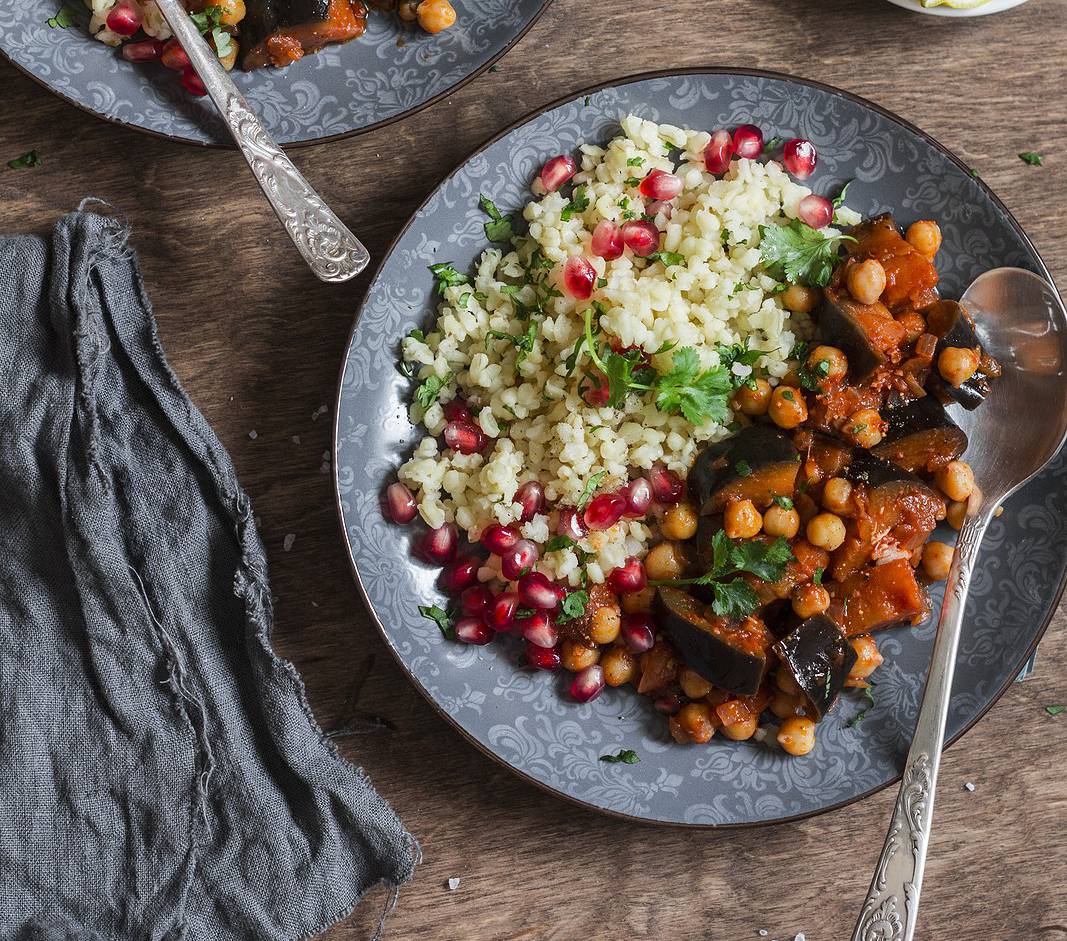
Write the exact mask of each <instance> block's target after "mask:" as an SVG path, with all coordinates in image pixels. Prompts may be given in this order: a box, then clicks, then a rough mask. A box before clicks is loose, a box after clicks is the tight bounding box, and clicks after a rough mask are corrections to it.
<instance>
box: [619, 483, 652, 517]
mask: <svg viewBox="0 0 1067 941" xmlns="http://www.w3.org/2000/svg"><path fill="white" fill-rule="evenodd" d="M622 495H623V496H624V497H625V498H626V512H624V513H623V514H622V515H623V516H625V517H626V518H627V519H630V520H639V519H643V518H644V517H645V515H646V514H647V513H648V508H649V506H651V504H652V484H650V483H649V482H648V480H647V479H646V478H644V477H637V478H635V479H634V480H631V481H630V482H629V483H628V484H627V485H626V486H625V487H624V488H623V490H622Z"/></svg>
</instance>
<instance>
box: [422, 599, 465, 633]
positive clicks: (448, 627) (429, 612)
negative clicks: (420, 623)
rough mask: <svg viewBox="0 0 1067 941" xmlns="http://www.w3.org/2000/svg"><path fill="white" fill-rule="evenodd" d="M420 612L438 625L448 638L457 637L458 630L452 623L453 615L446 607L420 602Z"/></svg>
mask: <svg viewBox="0 0 1067 941" xmlns="http://www.w3.org/2000/svg"><path fill="white" fill-rule="evenodd" d="M419 614H421V615H422V616H423V617H424V618H429V620H431V621H433V622H434V624H436V625H437V628H438V630H440V631H441V634H442V635H443V636H444V637H445V638H446V639H447V640H455V639H456V630H455V627H454V626H453V624H452V615H450V614H449V613H448V612H447V611H446V610H445V609H444V608H441V607H439V606H438V605H435V604H420V605H419Z"/></svg>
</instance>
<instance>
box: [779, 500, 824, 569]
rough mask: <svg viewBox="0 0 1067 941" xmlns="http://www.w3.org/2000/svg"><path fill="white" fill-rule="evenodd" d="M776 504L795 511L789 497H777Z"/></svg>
mask: <svg viewBox="0 0 1067 941" xmlns="http://www.w3.org/2000/svg"><path fill="white" fill-rule="evenodd" d="M774 502H775V503H776V504H778V506H780V507H781V508H782V509H783V510H791V509H793V501H792V500H791V499H789V497H783V496H776V497H775V498H774ZM819 577H820V578H821V577H822V569H820V570H819Z"/></svg>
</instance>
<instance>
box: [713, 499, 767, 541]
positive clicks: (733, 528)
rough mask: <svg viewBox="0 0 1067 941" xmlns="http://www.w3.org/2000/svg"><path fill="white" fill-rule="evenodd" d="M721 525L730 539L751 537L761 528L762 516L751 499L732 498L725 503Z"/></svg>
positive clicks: (757, 533)
mask: <svg viewBox="0 0 1067 941" xmlns="http://www.w3.org/2000/svg"><path fill="white" fill-rule="evenodd" d="M722 527H723V529H724V530H725V531H726V535H727V536H729V537H730V538H731V539H751V538H752V537H753V536H757V535H759V531H760V530H761V529H763V517H762V516H760V511H759V510H757V509H756V504H755V503H753V502H752V501H751V500H732V501H731V502H730V503H727V504H726V512H725V513H724V514H723V518H722Z"/></svg>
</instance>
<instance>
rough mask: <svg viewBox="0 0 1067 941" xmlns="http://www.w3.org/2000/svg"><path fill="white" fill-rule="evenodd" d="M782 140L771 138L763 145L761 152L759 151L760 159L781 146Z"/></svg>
mask: <svg viewBox="0 0 1067 941" xmlns="http://www.w3.org/2000/svg"><path fill="white" fill-rule="evenodd" d="M782 141H783V139H782V138H781V137H772V138H771V139H770V140H769V141H767V143H766V144H764V145H763V150H761V151H760V156H761V157H766V156H767V155H768V154H770V153H773V152H774V151H775V150H777V149H778V147H780V146H781V144H782Z"/></svg>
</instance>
